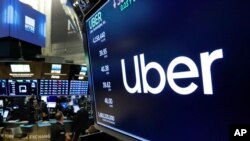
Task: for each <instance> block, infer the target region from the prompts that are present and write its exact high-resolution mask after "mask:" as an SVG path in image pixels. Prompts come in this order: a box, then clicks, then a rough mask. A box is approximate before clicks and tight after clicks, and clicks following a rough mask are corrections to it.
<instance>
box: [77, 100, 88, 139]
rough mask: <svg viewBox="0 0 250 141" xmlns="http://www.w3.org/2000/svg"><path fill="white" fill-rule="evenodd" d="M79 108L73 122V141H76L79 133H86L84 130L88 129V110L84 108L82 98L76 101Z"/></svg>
mask: <svg viewBox="0 0 250 141" xmlns="http://www.w3.org/2000/svg"><path fill="white" fill-rule="evenodd" d="M78 105H79V107H80V110H79V111H77V113H76V115H75V118H74V123H75V135H74V141H77V140H78V138H79V136H80V134H82V135H84V134H86V132H85V130H86V129H88V122H89V114H88V111H87V110H86V109H85V108H84V107H85V106H84V105H85V104H84V100H80V101H79V103H78Z"/></svg>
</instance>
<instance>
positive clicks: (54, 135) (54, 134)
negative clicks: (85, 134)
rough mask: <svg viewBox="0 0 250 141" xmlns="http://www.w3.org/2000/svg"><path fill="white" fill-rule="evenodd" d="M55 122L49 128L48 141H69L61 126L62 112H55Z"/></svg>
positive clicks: (62, 125)
mask: <svg viewBox="0 0 250 141" xmlns="http://www.w3.org/2000/svg"><path fill="white" fill-rule="evenodd" d="M55 118H56V120H57V122H56V123H55V124H52V126H51V134H50V141H70V140H71V138H70V136H69V135H68V134H67V133H66V130H65V127H64V124H63V114H62V112H60V111H59V112H57V113H56V115H55Z"/></svg>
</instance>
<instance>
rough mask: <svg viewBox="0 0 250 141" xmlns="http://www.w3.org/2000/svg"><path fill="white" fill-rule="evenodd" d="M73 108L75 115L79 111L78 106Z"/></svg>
mask: <svg viewBox="0 0 250 141" xmlns="http://www.w3.org/2000/svg"><path fill="white" fill-rule="evenodd" d="M73 108H74V113H77V112H78V111H79V110H80V108H79V106H78V105H74V106H73Z"/></svg>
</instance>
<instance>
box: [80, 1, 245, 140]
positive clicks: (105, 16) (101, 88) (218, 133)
mask: <svg viewBox="0 0 250 141" xmlns="http://www.w3.org/2000/svg"><path fill="white" fill-rule="evenodd" d="M249 7H250V1H244V2H243V1H239V0H238V1H237V0H222V1H221V0H220V1H218V0H206V1H202V0H200V1H199V0H198V1H197V0H189V1H185V0H181V1H180V0H157V1H153V0H107V1H106V3H104V4H103V5H102V6H100V8H99V9H97V11H93V12H94V13H93V14H90V15H89V17H86V18H85V22H84V23H85V27H86V34H87V36H86V37H87V47H88V53H89V54H88V57H89V60H90V62H89V64H90V69H89V71H90V72H89V77H88V79H89V80H90V81H89V82H91V83H90V86H91V87H90V88H91V94H93V95H94V96H93V98H94V102H95V114H96V116H95V118H96V120H95V121H96V124H97V125H98V127H103V128H105V129H106V130H112V131H116V132H115V133H116V134H122V135H126V136H129V137H131V138H133V139H137V140H144V141H148V140H150V141H185V140H188V141H189V140H191V141H228V140H230V139H229V128H230V127H232V126H233V125H235V124H236V125H237V124H240V125H249V124H250V112H249V107H250V102H249V101H250V92H249V86H250V85H249V84H250V83H249V80H250V73H249V72H250V61H249V52H250V40H249V37H250V36H249V35H250V34H249V33H250V26H249V25H250V12H249ZM247 60H248V61H247ZM243 128H244V127H243ZM121 140H126V139H121ZM248 140H249V139H248ZM237 141H239V140H237Z"/></svg>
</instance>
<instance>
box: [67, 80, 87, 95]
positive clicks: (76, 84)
mask: <svg viewBox="0 0 250 141" xmlns="http://www.w3.org/2000/svg"><path fill="white" fill-rule="evenodd" d="M69 94H70V95H87V94H88V81H79V80H71V81H70V89H69Z"/></svg>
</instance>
